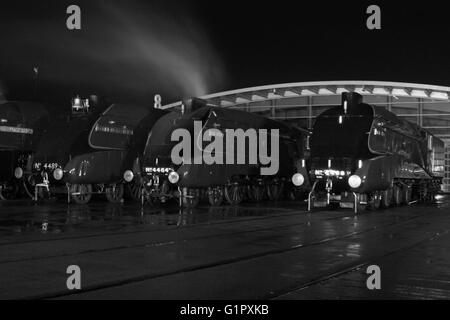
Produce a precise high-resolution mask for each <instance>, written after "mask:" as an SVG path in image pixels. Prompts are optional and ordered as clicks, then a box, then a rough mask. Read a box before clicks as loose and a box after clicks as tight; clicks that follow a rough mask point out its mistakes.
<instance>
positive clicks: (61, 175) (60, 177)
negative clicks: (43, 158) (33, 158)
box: [53, 168, 64, 180]
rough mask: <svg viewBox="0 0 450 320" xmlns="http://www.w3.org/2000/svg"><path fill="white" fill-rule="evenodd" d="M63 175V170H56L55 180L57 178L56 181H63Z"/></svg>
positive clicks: (54, 172)
mask: <svg viewBox="0 0 450 320" xmlns="http://www.w3.org/2000/svg"><path fill="white" fill-rule="evenodd" d="M63 175H64V172H63V171H62V169H61V168H56V169H55V170H53V178H55V180H61V179H62V177H63Z"/></svg>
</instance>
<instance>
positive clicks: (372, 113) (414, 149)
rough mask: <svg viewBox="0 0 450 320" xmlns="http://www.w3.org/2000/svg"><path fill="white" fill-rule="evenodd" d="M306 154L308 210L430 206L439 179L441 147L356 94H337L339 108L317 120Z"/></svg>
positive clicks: (429, 137)
mask: <svg viewBox="0 0 450 320" xmlns="http://www.w3.org/2000/svg"><path fill="white" fill-rule="evenodd" d="M310 148H311V149H310V151H311V154H310V159H309V160H308V162H307V167H308V171H309V176H310V181H311V183H312V184H313V186H312V190H311V192H310V194H309V197H308V205H309V208H310V209H311V208H312V207H323V206H327V205H329V204H333V203H336V204H339V205H340V207H350V208H354V210H355V212H357V211H358V210H362V209H365V208H367V207H371V208H373V209H378V208H379V207H381V206H382V207H389V206H390V205H392V204H395V205H401V204H409V203H410V202H411V201H412V199H417V200H430V199H432V198H433V197H434V195H435V194H436V192H438V191H439V189H440V184H441V183H442V177H443V175H444V166H443V165H444V164H443V162H444V142H443V141H441V140H440V139H438V138H436V137H435V136H433V135H432V134H431V133H429V132H428V131H426V130H424V129H423V128H421V127H419V126H418V125H416V124H413V123H410V122H408V121H406V120H403V119H401V118H399V117H397V116H396V115H394V114H393V113H391V112H389V111H388V110H386V109H385V108H383V107H378V106H371V105H368V104H365V103H363V102H362V96H361V95H359V94H357V93H343V95H342V105H341V106H336V107H333V108H330V109H328V110H326V111H325V112H323V113H322V114H320V115H319V116H318V117H317V119H316V122H315V124H314V127H313V133H312V136H311V141H310Z"/></svg>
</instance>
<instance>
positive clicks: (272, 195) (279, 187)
mask: <svg viewBox="0 0 450 320" xmlns="http://www.w3.org/2000/svg"><path fill="white" fill-rule="evenodd" d="M282 193H283V182H282V181H279V180H278V179H275V180H273V181H271V182H270V183H269V185H268V186H267V195H268V196H269V199H270V200H272V201H277V200H279V199H280V198H281V194H282Z"/></svg>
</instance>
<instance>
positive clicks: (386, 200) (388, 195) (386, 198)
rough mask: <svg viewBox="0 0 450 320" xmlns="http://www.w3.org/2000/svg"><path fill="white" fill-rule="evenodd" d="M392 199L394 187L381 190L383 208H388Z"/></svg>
mask: <svg viewBox="0 0 450 320" xmlns="http://www.w3.org/2000/svg"><path fill="white" fill-rule="evenodd" d="M391 201H392V189H391V188H389V189H387V190H384V191H382V192H381V205H382V206H383V208H388V207H389V206H390V205H391Z"/></svg>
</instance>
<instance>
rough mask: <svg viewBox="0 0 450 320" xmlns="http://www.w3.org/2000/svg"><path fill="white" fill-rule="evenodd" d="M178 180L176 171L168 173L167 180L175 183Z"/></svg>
mask: <svg viewBox="0 0 450 320" xmlns="http://www.w3.org/2000/svg"><path fill="white" fill-rule="evenodd" d="M178 180H180V176H179V175H178V173H176V172H175V171H172V172H171V173H169V181H170V183H174V184H175V183H177V182H178Z"/></svg>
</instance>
